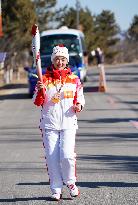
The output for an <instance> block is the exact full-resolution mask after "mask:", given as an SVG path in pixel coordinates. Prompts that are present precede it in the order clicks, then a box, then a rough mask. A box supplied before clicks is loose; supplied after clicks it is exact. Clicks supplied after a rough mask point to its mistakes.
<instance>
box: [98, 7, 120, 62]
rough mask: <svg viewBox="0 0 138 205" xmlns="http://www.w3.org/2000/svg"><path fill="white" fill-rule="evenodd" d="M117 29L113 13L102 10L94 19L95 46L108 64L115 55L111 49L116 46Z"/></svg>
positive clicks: (115, 52) (117, 39)
mask: <svg viewBox="0 0 138 205" xmlns="http://www.w3.org/2000/svg"><path fill="white" fill-rule="evenodd" d="M118 34H119V27H118V26H117V24H116V21H115V17H114V13H112V12H111V11H108V10H103V11H102V12H101V14H99V15H97V16H96V17H95V46H96V47H100V48H101V49H102V50H103V51H104V53H105V56H106V59H107V60H108V61H109V60H110V62H111V61H113V58H114V57H115V55H116V54H117V51H114V50H113V49H112V48H113V46H115V45H116V44H117V42H118V41H119V38H118V37H117V35H118Z"/></svg>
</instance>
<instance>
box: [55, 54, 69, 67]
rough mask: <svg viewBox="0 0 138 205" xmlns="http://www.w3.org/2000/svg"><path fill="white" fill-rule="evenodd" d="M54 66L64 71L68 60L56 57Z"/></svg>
mask: <svg viewBox="0 0 138 205" xmlns="http://www.w3.org/2000/svg"><path fill="white" fill-rule="evenodd" d="M53 64H54V67H55V68H56V69H58V70H63V69H64V68H65V67H66V66H67V64H68V60H67V58H65V57H63V56H56V57H55V58H54V60H53Z"/></svg>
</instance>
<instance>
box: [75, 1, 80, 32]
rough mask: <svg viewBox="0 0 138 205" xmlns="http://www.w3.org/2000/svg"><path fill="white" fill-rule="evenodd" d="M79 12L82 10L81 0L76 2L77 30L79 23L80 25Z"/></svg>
mask: <svg viewBox="0 0 138 205" xmlns="http://www.w3.org/2000/svg"><path fill="white" fill-rule="evenodd" d="M79 10H80V2H79V0H76V11H77V14H76V27H77V29H79V23H80V14H79Z"/></svg>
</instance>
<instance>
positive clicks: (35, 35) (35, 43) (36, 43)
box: [32, 24, 44, 97]
mask: <svg viewBox="0 0 138 205" xmlns="http://www.w3.org/2000/svg"><path fill="white" fill-rule="evenodd" d="M32 52H33V58H34V65H35V66H36V68H37V75H38V79H39V80H40V81H41V82H43V77H42V68H41V58H40V34H39V29H38V26H37V25H36V24H34V25H33V26H32ZM42 95H43V97H44V89H42Z"/></svg>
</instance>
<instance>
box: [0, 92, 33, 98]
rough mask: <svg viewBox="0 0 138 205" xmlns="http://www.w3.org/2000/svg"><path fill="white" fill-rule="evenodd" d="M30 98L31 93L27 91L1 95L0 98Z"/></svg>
mask: <svg viewBox="0 0 138 205" xmlns="http://www.w3.org/2000/svg"><path fill="white" fill-rule="evenodd" d="M28 98H29V95H28V94H27V93H17V94H7V95H0V100H21V99H28Z"/></svg>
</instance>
